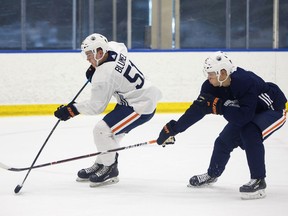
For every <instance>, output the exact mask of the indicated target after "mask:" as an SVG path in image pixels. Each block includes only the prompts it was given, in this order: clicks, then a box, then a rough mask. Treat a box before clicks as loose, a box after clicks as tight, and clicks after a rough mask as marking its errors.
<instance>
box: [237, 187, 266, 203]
mask: <svg viewBox="0 0 288 216" xmlns="http://www.w3.org/2000/svg"><path fill="white" fill-rule="evenodd" d="M264 197H266V193H265V190H264V189H262V190H258V191H256V192H251V193H244V192H242V193H241V199H243V200H252V199H262V198H264Z"/></svg>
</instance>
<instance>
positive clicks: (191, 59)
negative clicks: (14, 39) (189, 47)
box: [0, 51, 288, 105]
mask: <svg viewBox="0 0 288 216" xmlns="http://www.w3.org/2000/svg"><path fill="white" fill-rule="evenodd" d="M210 53H211V52H192V51H189V52H188V51H187V52H184V51H183V52H181V51H175V52H172V51H171V52H130V58H131V60H132V61H133V62H134V63H135V64H136V65H137V67H138V68H139V69H140V70H141V71H142V72H143V73H144V74H145V75H146V77H149V78H150V79H151V80H152V81H153V82H154V83H155V84H156V85H157V86H158V87H159V88H160V89H161V90H162V92H163V98H162V100H161V102H190V101H193V100H194V99H195V98H196V97H197V95H198V93H199V90H200V86H201V84H202V82H203V81H204V80H205V77H204V76H203V73H202V66H203V62H204V60H205V58H207V56H208V55H209V54H210ZM228 54H229V55H230V57H231V58H232V60H233V61H234V64H236V65H239V66H240V67H243V68H245V69H249V70H252V71H254V72H255V73H256V74H258V75H260V76H261V77H262V78H264V79H265V80H266V81H272V82H275V83H277V84H278V85H279V86H280V87H281V88H282V89H283V90H284V92H285V94H286V96H287V95H288V86H287V80H288V74H287V68H288V52H272V51H267V52H264V51H263V52H228ZM88 66H89V64H88V62H86V61H85V60H84V59H83V58H82V56H81V54H80V53H78V52H77V53H61V52H60V53H0V68H1V72H0V73H1V79H0V86H1V87H0V88H1V96H0V105H7V104H8V105H10V104H12V105H13V104H54V103H66V102H67V101H69V100H71V99H72V98H73V97H74V95H75V93H76V92H78V90H79V89H80V88H81V87H82V86H83V84H84V83H85V82H86V77H85V72H86V69H87V68H88ZM88 97H89V87H87V88H86V89H85V91H84V92H83V93H82V94H81V97H80V98H79V100H81V99H86V98H88Z"/></svg>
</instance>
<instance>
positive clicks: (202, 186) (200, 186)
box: [187, 182, 216, 188]
mask: <svg viewBox="0 0 288 216" xmlns="http://www.w3.org/2000/svg"><path fill="white" fill-rule="evenodd" d="M215 183H216V182H211V183H208V184H203V185H191V184H188V185H187V187H189V188H206V187H211V186H213V185H214V184H215Z"/></svg>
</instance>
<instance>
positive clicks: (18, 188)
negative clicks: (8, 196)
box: [14, 185, 22, 194]
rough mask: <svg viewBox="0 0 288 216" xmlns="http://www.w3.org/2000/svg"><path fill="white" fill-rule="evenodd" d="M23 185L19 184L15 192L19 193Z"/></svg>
mask: <svg viewBox="0 0 288 216" xmlns="http://www.w3.org/2000/svg"><path fill="white" fill-rule="evenodd" d="M21 188H22V186H21V185H17V186H16V187H15V189H14V193H15V194H17V193H19V191H20V190H21Z"/></svg>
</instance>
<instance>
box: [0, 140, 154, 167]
mask: <svg viewBox="0 0 288 216" xmlns="http://www.w3.org/2000/svg"><path fill="white" fill-rule="evenodd" d="M153 143H156V140H150V141H147V142H143V143H137V144H134V145H129V146H124V147H120V148H115V149H110V150H107V151H102V152H95V153H91V154H86V155H81V156H78V157H72V158H67V159H63V160H59V161H53V162H49V163H44V164H39V165H37V166H33V167H25V168H16V167H10V166H7V165H5V164H3V163H0V167H1V168H3V169H6V170H9V171H15V172H19V171H25V170H29V169H36V168H41V167H46V166H51V165H55V164H60V163H65V162H69V161H74V160H79V159H83V158H88V157H93V156H96V155H103V154H108V153H110V152H117V151H122V150H126V149H131V148H136V147H140V146H144V145H148V144H153Z"/></svg>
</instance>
